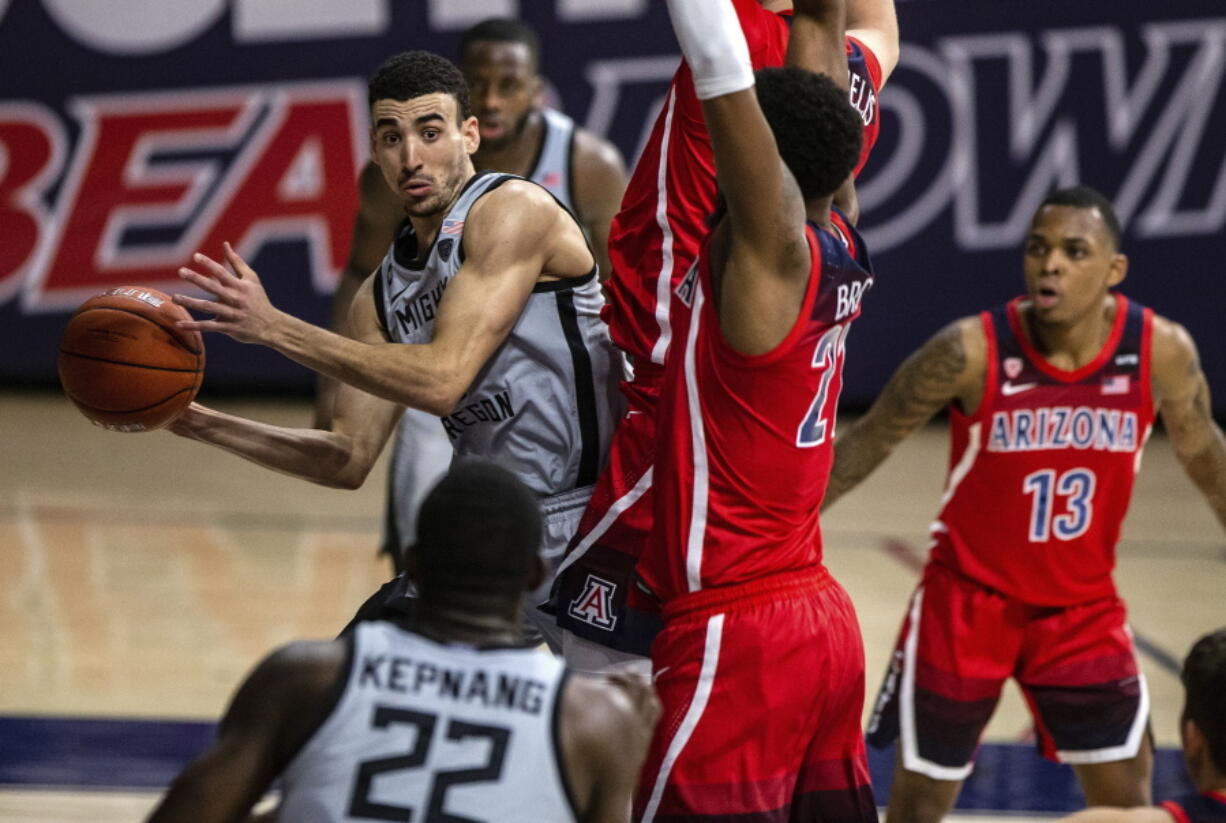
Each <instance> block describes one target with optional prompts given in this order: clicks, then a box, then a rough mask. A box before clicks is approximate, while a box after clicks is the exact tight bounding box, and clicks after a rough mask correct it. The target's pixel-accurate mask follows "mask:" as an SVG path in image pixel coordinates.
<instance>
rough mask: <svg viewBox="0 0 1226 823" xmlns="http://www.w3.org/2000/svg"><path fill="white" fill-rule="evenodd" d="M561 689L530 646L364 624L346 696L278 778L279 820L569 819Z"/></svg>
mask: <svg viewBox="0 0 1226 823" xmlns="http://www.w3.org/2000/svg"><path fill="white" fill-rule="evenodd" d="M565 680H566V670H565V668H564V667H563V665H562V663H561V662H560V661H559V660H557V659H556V658H554V657H552V656H551V655H548V654H544V653H542V652H539V651H536V650H533V649H526V648H512V649H507V648H504V649H489V650H479V649H476V648H473V647H471V646H465V645H447V644H442V643H436V642H434V641H432V640H429V639H428V638H425V637H422V636H421V635H418V634H414V633H412V632H409V631H405V630H404V629H401V628H399V627H397V626H395V625H393V624H391V623H386V622H369V623H361V624H359V625H358V626H357V628H356V630H355V631H354V634H353V657H352V660H351V662H350V667H349V673H348V678H347V680H346V681H345V684H344V691H343V692H342V693H341V695H340V697H339V699H338V700H337V703H336V706H335V708H334V709H333V710H332V713H331V714H330V715H329V716H328V718H327V719H326V720H325V721H324V722H323V723H322V724H321V725H320V727H319V729H318V730H316V732H315V734H314V735H313V736H312V737H311V738H310V739H309V740H308V741H307V743H306V744H305V745H304V746H303V748H302V749H301V751H299V752H298V754H297V756H295V758H294V759H293V761H291V762H290V765H289V767H288V768H287V769H286V770H285V773H284V774H283V776H282V779H283V784H282V786H283V797H282V801H281V807H280V810H279V812H278V817H279V819H281V820H311V821H342V820H471V821H474V823H479V822H481V821H490V822H491V823H492V822H493V821H499V823H546V822H548V821H562V820H566V821H573V820H575V818H576V815H575V811H574V806H573V803H572V798H571V795H570V793H569V787H568V784H567V782H566V777H565V772H564V771H563V766H562V762H561V751H560V748H559V743H558V740H559V737H558V729H557V725H558V716H559V708H560V697H561V690H562V686H563V684H564V683H565Z"/></svg>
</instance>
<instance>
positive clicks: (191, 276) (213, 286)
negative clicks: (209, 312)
mask: <svg viewBox="0 0 1226 823" xmlns="http://www.w3.org/2000/svg"><path fill="white" fill-rule="evenodd" d="M179 277H180V279H183V280H186V281H187V282H188V283H191V284H192V285H193V286H196V287H197V288H199V289H200V290H201V291H206V292H209V293H210V294H219V293H220V292H221V285H220V284H219V283H218V282H217V279H216V278H214V277H208V276H207V275H203V274H201V273H200V272H198V271H195V270H193V269H188V268H182V269H179Z"/></svg>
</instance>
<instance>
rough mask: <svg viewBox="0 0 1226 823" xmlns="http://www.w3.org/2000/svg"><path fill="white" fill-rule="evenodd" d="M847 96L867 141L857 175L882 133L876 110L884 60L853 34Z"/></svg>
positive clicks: (863, 147) (848, 53)
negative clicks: (879, 58) (878, 58)
mask: <svg viewBox="0 0 1226 823" xmlns="http://www.w3.org/2000/svg"><path fill="white" fill-rule="evenodd" d="M846 42H847V96H848V100H849V101H850V102H851V107H852V108H853V109H855V110H856V113H857V114H859V115H860V122H862V123H863V124H864V140H863V141H862V142H861V143H860V159H859V160H858V161H856V168H855V169H854V170H853V171H852V175H853V176H855V177H859V176H860V170H861V169H863V168H864V164H865V163H867V162H868V156H869V155H870V154H872V152H873V146H875V145H877V137H878V136H879V135H880V134H881V117H880V115H879V114H878V113H877V93H878V91H880V89H881V63H880V62H878V60H877V55H875V54H873V50H872V49H870V48H869V47H868V46H866V45H865V44H864V43H861V42H860V41H859V40H857V39H856V38H854V37H848V38H847V40H846Z"/></svg>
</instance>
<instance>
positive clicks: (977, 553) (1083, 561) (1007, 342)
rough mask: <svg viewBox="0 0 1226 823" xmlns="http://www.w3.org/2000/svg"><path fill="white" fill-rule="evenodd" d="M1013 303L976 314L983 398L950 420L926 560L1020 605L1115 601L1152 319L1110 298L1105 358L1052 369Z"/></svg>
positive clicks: (1150, 415) (1148, 409)
mask: <svg viewBox="0 0 1226 823" xmlns="http://www.w3.org/2000/svg"><path fill="white" fill-rule="evenodd" d="M1020 301H1021V298H1017V299H1015V300H1013V301H1012V302H1011V303H1008V304H1007V305H1005V306H1001V307H1000V308H997V309H996V310H994V311H991V312H984V313H983V315H982V320H983V328H984V333H985V334H986V336H987V344H988V370H987V374H986V378H985V381H984V394H983V400H982V401H981V402H980V404H979V408H978V409H977V410H976V412H975V414H973V415H969V416H968V415H965V414H962V413H961V412H960V411H958V409H957V408H956V407H951V411H950V428H951V438H950V457H949V478H948V480H947V481H946V490H945V496H944V498H943V501H944V508H943V509H942V511H941V514H940V516H939V517H938V519H937V521H936V522H935V523H933V525H932V537H933V543H932V546H933V548H932V559H933V561H934V562H937V563H942V564H944V565H946V566H950V567H952V568H954V569H955V570H957V571H958V572H960V573H961V574H963V575H965V576H966V577H969V578H971V579H972V580H975V581H977V582H979V583H980V584H982V585H984V586H988V587H990V588H993V589H996V590H998V591H1002V592H1004V593H1005V594H1008V595H1010V596H1011V597H1014V598H1016V599H1018V600H1021V601H1023V602H1025V603H1031V604H1034V605H1040V606H1067V605H1072V604H1075V603H1083V602H1086V601H1089V600H1094V599H1096V598H1099V597H1108V596H1113V595H1114V594H1115V584H1114V582H1113V581H1112V579H1111V571H1112V569H1113V568H1114V567H1115V543H1116V541H1117V540H1118V539H1119V535H1120V525H1121V524H1122V522H1123V520H1124V515H1125V514H1126V513H1127V511H1128V502H1129V499H1130V498H1131V496H1132V484H1133V479H1134V478H1135V476H1136V472H1137V469H1138V467H1139V466H1140V462H1141V449H1142V447H1143V446H1144V445H1145V441H1146V439H1147V438H1148V437H1149V432H1150V427H1151V424H1152V423H1153V419H1154V401H1153V397H1152V394H1151V390H1150V376H1149V370H1150V353H1149V340H1150V326H1151V323H1152V316H1153V315H1152V312H1151V311H1150V310H1149V309H1146V308H1145V307H1143V306H1141V305H1140V304H1138V303H1133V302H1131V301H1129V300H1128V299H1127V298H1126V297H1124V296H1123V295H1115V301H1116V309H1115V322H1114V324H1113V326H1112V328H1111V334H1110V336H1109V338H1108V339H1107V342H1106V345H1104V346H1103V348H1102V351H1101V352H1099V354H1098V356H1097V357H1096V358H1095V359H1094V360H1093V362H1091V363H1087V364H1086V365H1085V366H1083V367H1082V368H1080V369H1077V370H1076V371H1063V370H1060V369H1057V368H1055V367H1053V366H1052V365H1051V364H1049V363H1048V362H1047V361H1046V360H1044V359H1043V357H1042V356H1041V355H1040V354H1039V353H1038V352H1037V351H1036V350H1035V349H1034V347H1033V346H1032V345H1031V344H1030V342H1029V340H1027V338H1026V336H1025V334H1024V333H1023V332H1022V328H1021V319H1020V316H1019V314H1018V304H1019V302H1020Z"/></svg>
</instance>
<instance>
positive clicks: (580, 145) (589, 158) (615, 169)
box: [573, 128, 626, 179]
mask: <svg viewBox="0 0 1226 823" xmlns="http://www.w3.org/2000/svg"><path fill="white" fill-rule="evenodd" d="M573 151H574V154H573V160H574V165H575V174H576V175H578V176H580V177H595V176H598V175H599V176H608V175H614V176H616V177H617V178H618V179H622V178H624V177H625V175H626V163H625V161H624V160H622V155H621V152H619V151H618V150H617V147H616V146H614V145H613V144H612V143H611V142H609V141H608V140H605V139H604V138H603V137H598V136H597V135H596V134H595V133H594V132H590V131H588V130H587V129H583V128H576V129H575V142H574V147H573Z"/></svg>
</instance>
